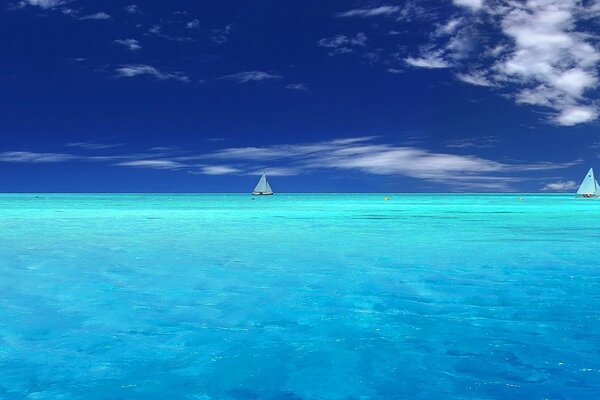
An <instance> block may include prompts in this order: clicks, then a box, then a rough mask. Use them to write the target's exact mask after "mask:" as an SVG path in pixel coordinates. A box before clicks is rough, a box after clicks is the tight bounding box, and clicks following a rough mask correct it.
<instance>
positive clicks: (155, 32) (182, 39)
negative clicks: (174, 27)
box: [148, 25, 194, 42]
mask: <svg viewBox="0 0 600 400" xmlns="http://www.w3.org/2000/svg"><path fill="white" fill-rule="evenodd" d="M148 32H149V33H151V34H153V35H156V36H158V37H159V38H163V39H166V40H171V41H174V42H193V41H194V39H192V38H191V37H188V36H177V35H170V34H166V33H163V32H162V27H161V26H160V25H153V26H152V27H150V29H148Z"/></svg>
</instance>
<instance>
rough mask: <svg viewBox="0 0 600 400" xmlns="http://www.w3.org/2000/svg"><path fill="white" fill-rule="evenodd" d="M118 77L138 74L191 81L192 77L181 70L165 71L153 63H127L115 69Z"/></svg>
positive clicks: (131, 76) (160, 78)
mask: <svg viewBox="0 0 600 400" xmlns="http://www.w3.org/2000/svg"><path fill="white" fill-rule="evenodd" d="M115 74H116V76H117V77H118V78H133V77H136V76H144V75H146V76H151V77H154V78H156V79H158V80H161V81H164V80H176V81H180V82H190V78H189V77H188V76H186V75H184V74H183V73H181V72H163V71H160V70H158V69H157V68H155V67H153V66H151V65H145V64H126V65H122V66H120V67H118V68H117V69H116V70H115Z"/></svg>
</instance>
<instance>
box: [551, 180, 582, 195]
mask: <svg viewBox="0 0 600 400" xmlns="http://www.w3.org/2000/svg"><path fill="white" fill-rule="evenodd" d="M578 187H579V185H577V182H575V181H557V182H552V183H548V184H546V185H545V186H544V187H543V188H542V190H545V191H553V192H566V191H571V190H577V188H578Z"/></svg>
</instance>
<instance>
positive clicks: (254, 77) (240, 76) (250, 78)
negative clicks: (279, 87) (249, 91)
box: [218, 71, 283, 83]
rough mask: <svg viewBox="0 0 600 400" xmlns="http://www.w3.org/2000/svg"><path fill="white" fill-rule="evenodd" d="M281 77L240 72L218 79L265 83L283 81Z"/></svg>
mask: <svg viewBox="0 0 600 400" xmlns="http://www.w3.org/2000/svg"><path fill="white" fill-rule="evenodd" d="M282 78H283V77H282V76H281V75H276V74H272V73H270V72H264V71H245V72H238V73H235V74H230V75H224V76H222V77H220V78H218V79H222V80H229V81H235V82H238V83H249V82H264V81H272V80H278V79H282Z"/></svg>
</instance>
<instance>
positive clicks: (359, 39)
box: [317, 32, 368, 55]
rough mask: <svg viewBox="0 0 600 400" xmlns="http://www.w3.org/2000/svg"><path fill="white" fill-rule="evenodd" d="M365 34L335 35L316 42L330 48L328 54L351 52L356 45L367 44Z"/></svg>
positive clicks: (363, 45) (362, 45)
mask: <svg viewBox="0 0 600 400" xmlns="http://www.w3.org/2000/svg"><path fill="white" fill-rule="evenodd" d="M367 40H368V38H367V35H366V34H364V33H363V32H359V33H357V34H356V35H354V36H346V35H336V36H332V37H327V38H323V39H320V40H319V41H318V42H317V44H318V45H319V46H320V47H324V48H327V49H330V50H331V51H330V52H329V54H330V55H336V54H344V53H352V52H353V51H354V49H355V48H357V47H365V46H366V45H367Z"/></svg>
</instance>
